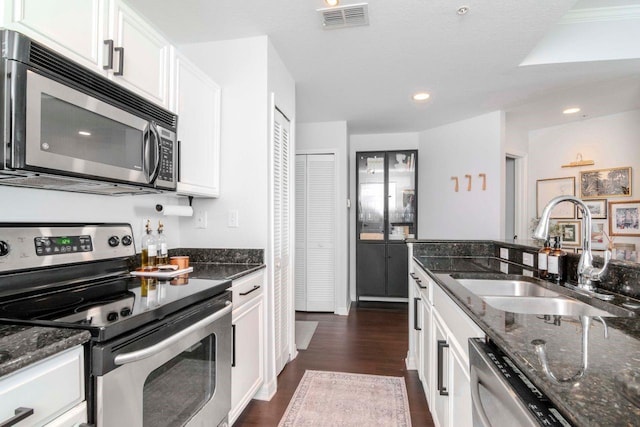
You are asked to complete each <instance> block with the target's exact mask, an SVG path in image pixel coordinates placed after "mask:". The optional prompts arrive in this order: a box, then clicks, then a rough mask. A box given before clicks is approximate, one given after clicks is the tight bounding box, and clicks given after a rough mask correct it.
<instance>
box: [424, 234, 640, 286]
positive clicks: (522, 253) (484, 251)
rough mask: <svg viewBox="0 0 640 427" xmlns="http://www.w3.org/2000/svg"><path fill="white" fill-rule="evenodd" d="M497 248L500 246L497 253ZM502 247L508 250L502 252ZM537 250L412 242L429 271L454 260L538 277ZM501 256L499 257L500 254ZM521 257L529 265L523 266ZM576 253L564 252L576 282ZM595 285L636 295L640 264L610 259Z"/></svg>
mask: <svg viewBox="0 0 640 427" xmlns="http://www.w3.org/2000/svg"><path fill="white" fill-rule="evenodd" d="M500 249H503V253H502V254H501V251H500ZM504 249H507V250H508V252H507V253H504ZM538 249H539V248H537V247H534V246H527V245H518V244H514V243H506V242H498V241H462V240H461V241H446V240H438V241H436V240H433V241H426V240H425V241H416V242H414V255H415V256H418V257H424V258H422V260H423V261H424V264H425V267H426V268H429V269H433V270H439V269H447V266H448V265H450V264H451V263H452V262H455V263H456V265H457V266H460V265H462V264H463V263H467V264H469V271H472V269H473V268H475V269H476V271H477V270H478V268H480V269H485V268H486V269H487V270H492V271H502V272H504V273H508V274H519V275H526V276H534V277H537V276H538ZM501 255H502V256H501ZM525 257H526V258H529V261H531V262H529V264H532V265H525V262H524V261H525ZM579 260H580V255H579V254H575V253H568V254H567V270H568V275H569V276H568V277H569V281H570V282H573V283H575V282H577V280H578V279H577V275H576V271H577V266H578V261H579ZM593 264H594V266H595V267H601V266H602V264H603V259H602V258H601V257H595V258H594V262H593ZM599 287H600V288H602V289H606V290H609V291H611V292H615V293H618V294H622V295H626V296H629V297H632V298H640V264H635V263H630V262H624V261H611V262H610V263H609V267H608V269H607V273H606V274H605V275H604V280H603V281H602V282H600V284H599Z"/></svg>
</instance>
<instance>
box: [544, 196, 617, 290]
mask: <svg viewBox="0 0 640 427" xmlns="http://www.w3.org/2000/svg"><path fill="white" fill-rule="evenodd" d="M562 202H571V203H573V204H574V205H576V206H578V208H579V209H580V210H581V211H582V230H583V232H582V233H583V234H582V255H580V261H578V271H577V273H578V286H577V287H576V288H577V290H583V291H587V292H590V293H595V291H596V287H595V286H594V284H593V281H599V280H600V279H601V278H602V276H603V275H604V274H605V273H606V271H607V266H608V265H609V260H611V251H610V250H608V249H607V250H606V251H605V253H604V265H603V266H602V268H595V267H594V266H593V255H592V253H591V212H590V211H589V208H588V207H587V205H585V204H584V202H583V201H582V200H580V199H578V198H577V197H574V196H558V197H555V198H553V199H551V201H550V202H549V203H548V204H547V206H545V208H544V210H543V211H542V214H541V215H540V222H539V223H538V226H537V227H536V229H535V231H534V232H533V236H534V237H535V238H537V239H546V238H547V236H548V234H549V220H550V217H551V211H552V210H553V208H555V207H556V205H558V204H559V203H562ZM599 295H602V294H598V295H596V296H599ZM603 299H604V298H603Z"/></svg>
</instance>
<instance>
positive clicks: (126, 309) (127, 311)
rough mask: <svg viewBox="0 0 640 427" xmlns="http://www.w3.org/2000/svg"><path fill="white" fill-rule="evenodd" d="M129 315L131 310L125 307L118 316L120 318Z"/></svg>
mask: <svg viewBox="0 0 640 427" xmlns="http://www.w3.org/2000/svg"><path fill="white" fill-rule="evenodd" d="M130 314H131V309H130V308H129V307H125V308H123V309H122V310H120V316H122V317H127V316H128V315H130Z"/></svg>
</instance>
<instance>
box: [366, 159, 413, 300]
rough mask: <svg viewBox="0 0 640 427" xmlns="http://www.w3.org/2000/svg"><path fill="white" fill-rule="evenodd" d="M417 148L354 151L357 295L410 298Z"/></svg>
mask: <svg viewBox="0 0 640 427" xmlns="http://www.w3.org/2000/svg"><path fill="white" fill-rule="evenodd" d="M417 161H418V152H417V151H416V150H399V151H371V152H358V153H356V169H357V173H356V189H357V205H356V209H357V211H356V240H357V244H356V290H357V292H356V294H357V298H358V300H360V297H372V298H374V299H375V298H376V297H387V298H406V297H407V296H408V283H407V275H408V271H407V263H408V259H407V256H408V251H407V246H406V244H405V243H404V242H405V239H407V238H414V237H416V236H417V234H418V228H417V218H418V199H417V171H418V165H417Z"/></svg>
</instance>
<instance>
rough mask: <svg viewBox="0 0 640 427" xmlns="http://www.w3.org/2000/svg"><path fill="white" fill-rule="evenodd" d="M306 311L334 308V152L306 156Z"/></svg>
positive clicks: (331, 310) (332, 309)
mask: <svg viewBox="0 0 640 427" xmlns="http://www.w3.org/2000/svg"><path fill="white" fill-rule="evenodd" d="M306 196H307V197H306V200H307V203H306V205H307V209H306V213H307V218H306V240H307V248H306V255H307V259H306V267H307V274H306V276H307V277H306V279H307V286H306V298H307V301H306V302H307V304H306V305H307V311H330V312H333V311H334V301H335V298H334V295H335V276H336V274H335V265H336V254H335V240H336V183H335V160H334V155H333V154H317V155H308V156H307V194H306Z"/></svg>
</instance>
